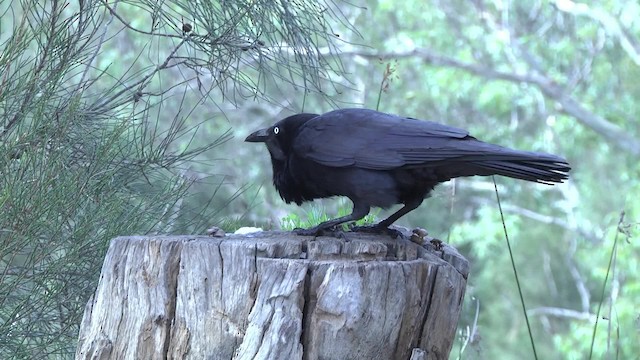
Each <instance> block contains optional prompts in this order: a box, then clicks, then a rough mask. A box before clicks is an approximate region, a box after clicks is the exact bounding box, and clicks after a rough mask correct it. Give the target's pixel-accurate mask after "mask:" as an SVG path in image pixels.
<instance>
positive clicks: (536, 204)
mask: <svg viewBox="0 0 640 360" xmlns="http://www.w3.org/2000/svg"><path fill="white" fill-rule="evenodd" d="M0 14H1V15H2V16H1V20H0V44H1V45H0V50H2V51H1V54H0V115H1V118H0V131H1V132H0V148H1V149H0V172H1V174H2V180H1V183H0V209H2V210H0V212H1V214H0V289H1V290H0V355H2V358H68V357H71V356H73V352H74V351H75V341H76V339H75V337H76V336H77V330H78V325H79V322H80V317H81V315H82V311H83V309H84V305H85V304H86V302H87V300H88V299H89V296H90V295H91V293H92V291H93V290H94V289H95V285H96V283H97V279H98V274H99V270H100V266H101V261H102V257H103V255H104V251H105V250H106V246H107V245H108V241H109V239H111V238H113V237H114V236H117V235H133V234H148V233H192V234H196V233H197V234H202V233H204V232H205V231H206V229H207V228H208V227H210V226H220V227H222V228H223V229H225V230H227V231H234V230H235V229H236V228H238V227H241V226H260V227H263V228H264V229H278V228H280V227H281V225H282V224H283V218H287V217H288V218H289V219H290V218H291V216H294V217H297V218H302V219H304V218H306V217H307V216H308V215H309V214H313V213H314V212H317V209H319V208H320V209H323V210H324V211H325V212H326V213H327V215H328V216H330V217H332V216H335V215H336V214H338V212H339V211H344V208H347V209H348V208H349V207H350V206H351V204H350V203H349V202H348V201H343V200H338V199H329V200H322V201H316V202H314V203H311V204H305V205H304V206H303V207H297V206H295V205H287V204H285V203H284V202H283V201H282V200H281V199H280V198H279V196H278V195H277V193H276V192H275V190H274V189H273V186H272V185H271V164H270V160H269V156H268V153H267V151H266V149H265V148H264V146H262V145H256V144H249V143H244V142H243V139H244V137H245V136H246V135H247V134H248V133H250V132H252V131H253V130H256V129H259V128H262V127H266V126H269V125H271V124H272V123H274V122H275V121H277V120H279V119H281V118H283V117H286V116H288V115H290V114H293V113H297V112H302V111H305V112H316V113H322V112H325V111H329V110H331V109H335V108H340V107H367V108H379V110H380V111H384V112H389V113H395V114H399V115H405V116H412V117H416V118H421V119H428V120H435V121H440V122H444V123H446V124H449V125H452V126H456V127H461V128H465V129H468V130H469V131H470V133H471V134H472V135H474V136H475V137H477V138H479V139H482V140H484V141H488V142H494V143H498V144H501V145H504V146H508V147H513V148H518V149H523V150H532V151H544V152H550V153H554V154H558V155H562V156H565V157H566V158H567V159H568V161H569V162H570V163H571V165H572V167H573V170H572V172H571V179H570V181H568V182H567V183H566V184H561V185H556V186H544V185H539V184H532V183H526V182H522V181H517V180H512V179H507V178H497V182H498V187H499V189H500V196H501V200H502V205H503V209H504V211H505V217H506V225H507V228H508V231H509V236H510V239H511V243H512V246H513V250H514V257H515V262H516V265H517V270H518V273H519V275H520V278H521V281H522V284H523V289H522V290H523V295H524V298H525V300H526V304H527V308H528V311H529V316H530V320H531V325H532V332H533V339H534V341H535V344H536V349H537V354H538V357H539V358H542V359H559V358H562V359H583V358H587V357H588V356H589V355H590V353H592V357H593V358H598V359H599V358H618V359H639V358H640V355H638V354H640V279H639V276H638V273H640V264H639V260H638V259H639V258H640V246H639V245H638V241H637V237H634V234H636V235H637V225H638V219H639V216H640V201H638V198H639V195H640V185H639V184H640V182H639V181H638V174H639V170H640V165H639V163H638V158H639V155H640V139H638V135H639V134H640V123H639V122H638V120H637V119H636V115H634V114H637V113H638V112H639V111H640V103H638V101H637V98H638V97H639V96H640V82H639V81H638V76H639V75H640V4H638V2H636V1H621V0H615V1H595V2H584V3H578V2H572V1H570V0H556V1H534V0H532V1H522V2H517V1H506V0H492V1H476V0H474V1H457V0H455V1H436V0H431V1H414V0H409V1H404V2H398V1H390V0H379V1H355V2H313V1H276V2H273V1H267V0H250V1H220V2H204V3H202V2H195V1H166V2H157V1H144V0H143V1H80V2H69V3H67V2H60V1H29V0H23V1H21V2H19V3H18V2H11V1H2V2H0ZM393 210H394V209H392V210H391V211H393ZM622 212H624V218H623V219H622V221H621V213H622ZM387 213H388V212H385V211H382V212H379V213H377V214H376V216H377V217H378V218H383V217H384V216H385V215H386V214H387ZM285 222H286V221H285ZM398 224H399V225H404V226H408V227H414V226H420V227H423V228H426V229H428V230H429V232H430V234H431V235H432V236H435V237H438V238H440V239H443V240H445V241H446V242H448V243H450V244H451V245H452V246H454V247H456V248H458V249H459V250H460V251H461V253H463V254H464V255H465V256H466V257H467V258H468V259H469V260H470V262H471V266H472V269H471V275H470V277H469V283H468V288H467V294H466V299H465V309H464V313H463V316H462V318H461V319H460V323H459V339H458V340H457V342H456V346H455V347H454V350H453V352H452V358H458V357H459V358H463V359H484V358H487V359H520V358H533V353H532V350H531V345H530V340H529V336H528V335H527V329H526V325H525V322H524V317H523V314H522V311H521V305H520V300H519V298H518V292H517V288H516V286H515V282H514V277H513V269H512V268H511V263H510V260H509V256H508V253H507V250H506V245H505V240H504V235H503V229H502V223H501V220H500V214H499V212H498V207H497V203H496V200H495V194H494V192H493V183H492V182H491V179H490V178H467V179H458V180H456V181H452V182H450V183H447V184H443V185H441V186H440V187H438V188H437V189H436V191H435V192H434V194H433V197H432V198H431V199H428V200H427V201H425V203H423V205H422V206H421V207H420V208H419V209H418V210H416V211H414V212H412V213H411V214H409V215H408V216H406V217H405V218H402V219H401V220H400V221H399V222H398ZM615 240H617V241H615ZM614 244H615V247H614ZM605 277H606V278H607V283H606V285H605ZM599 307H601V310H600V311H601V312H600V318H599V319H598V329H597V332H596V333H595V337H594V335H593V329H594V324H595V320H596V313H597V311H598V309H599ZM592 340H594V344H593V345H592Z"/></svg>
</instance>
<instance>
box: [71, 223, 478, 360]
mask: <svg viewBox="0 0 640 360" xmlns="http://www.w3.org/2000/svg"><path fill="white" fill-rule="evenodd" d="M443 259H447V261H445V260H443ZM467 274H468V263H467V261H466V260H465V259H464V258H463V257H462V256H460V255H459V254H458V253H457V252H456V251H455V249H453V248H451V247H449V246H447V245H445V246H444V247H443V249H442V251H435V250H434V247H433V246H431V245H430V244H427V245H425V246H421V245H417V244H415V243H412V242H409V241H405V240H395V239H390V238H388V237H385V236H376V235H365V234H349V238H348V239H347V240H345V239H335V238H329V237H319V238H316V239H313V238H310V237H299V236H295V235H292V234H290V233H286V232H262V233H254V234H249V235H242V236H240V235H231V236H226V237H223V238H214V237H204V236H167V237H120V238H116V239H114V240H112V242H111V245H110V247H109V251H108V252H107V255H106V257H105V260H104V265H103V269H102V275H101V278H100V282H99V284H98V288H97V290H96V293H95V295H94V297H93V298H92V299H91V300H90V301H89V303H88V304H87V307H86V310H85V315H84V318H83V321H82V325H81V330H80V336H79V344H78V348H77V352H76V359H164V358H167V359H340V360H343V359H367V360H369V359H422V358H424V359H447V358H448V354H449V352H450V350H451V346H452V343H453V340H454V336H455V329H456V324H457V321H458V317H459V312H460V309H461V305H462V299H463V296H464V290H465V286H466V277H467Z"/></svg>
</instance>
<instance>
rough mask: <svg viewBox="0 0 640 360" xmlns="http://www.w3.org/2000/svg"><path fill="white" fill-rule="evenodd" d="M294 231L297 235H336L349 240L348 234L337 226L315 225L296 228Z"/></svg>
mask: <svg viewBox="0 0 640 360" xmlns="http://www.w3.org/2000/svg"><path fill="white" fill-rule="evenodd" d="M293 232H294V233H295V234H296V235H300V236H313V237H318V236H330V237H335V238H338V239H345V240H347V236H346V234H345V232H344V231H342V230H341V228H339V229H336V228H335V227H331V228H317V227H313V228H309V229H302V228H295V229H293Z"/></svg>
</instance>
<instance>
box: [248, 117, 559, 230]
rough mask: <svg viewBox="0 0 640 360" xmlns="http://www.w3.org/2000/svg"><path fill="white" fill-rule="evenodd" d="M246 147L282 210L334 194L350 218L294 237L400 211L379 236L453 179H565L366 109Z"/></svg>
mask: <svg viewBox="0 0 640 360" xmlns="http://www.w3.org/2000/svg"><path fill="white" fill-rule="evenodd" d="M245 141H249V142H264V143H265V144H266V146H267V149H268V150H269V153H270V155H271V163H272V166H273V184H274V185H275V187H276V189H277V190H278V192H279V193H280V196H281V197H282V199H284V200H285V201H286V202H287V203H290V202H295V203H296V204H298V205H300V204H302V203H303V202H305V201H309V200H313V199H318V198H326V197H331V196H336V195H342V196H346V197H348V198H349V199H351V201H352V202H353V212H352V213H351V214H349V215H347V216H343V217H340V218H336V219H332V220H329V221H326V222H324V223H322V224H320V225H318V226H316V227H314V228H311V229H306V230H301V231H299V233H301V234H307V235H311V234H318V233H319V232H321V231H323V230H326V229H330V228H332V227H334V226H336V225H338V224H342V223H344V222H348V221H354V220H358V219H361V218H363V217H364V216H366V215H367V214H368V213H369V211H370V208H371V207H372V206H377V207H382V208H387V207H389V206H391V205H394V204H404V207H402V208H401V209H400V210H398V211H397V212H396V213H394V214H392V215H391V216H389V217H388V218H387V219H385V220H382V221H381V222H379V223H378V224H376V225H375V226H374V229H375V230H379V231H385V230H386V229H387V228H388V227H389V225H391V224H392V223H393V222H395V221H396V220H397V219H399V218H400V217H401V216H403V215H405V214H406V213H408V212H410V211H411V210H413V209H415V208H417V207H418V206H419V205H420V204H421V203H422V201H423V200H424V199H425V198H426V197H427V196H428V195H429V193H430V192H431V191H432V190H433V188H434V187H435V186H436V185H437V184H439V183H442V182H445V181H448V180H450V179H453V178H457V177H463V176H474V175H483V176H487V175H503V176H508V177H512V178H516V179H522V180H527V181H534V182H539V183H545V184H552V183H559V182H562V181H563V180H566V179H567V178H568V172H569V170H570V167H569V164H568V163H567V162H566V160H565V159H563V158H561V157H559V156H556V155H551V154H546V153H538V152H528V151H519V150H513V149H509V148H505V147H502V146H498V145H494V144H489V143H485V142H482V141H480V140H477V139H476V138H474V137H472V136H470V135H469V133H468V132H467V131H465V130H462V129H459V128H455V127H451V126H447V125H443V124H440V123H436V122H432V121H424V120H417V119H413V118H405V117H400V116H396V115H391V114H386V113H381V112H378V111H374V110H368V109H340V110H334V111H331V112H328V113H325V114H322V115H318V114H307V113H303V114H297V115H293V116H290V117H287V118H285V119H283V120H281V121H279V122H277V123H276V124H274V125H273V126H271V127H269V128H266V129H262V130H258V131H256V132H254V133H253V134H251V135H249V136H248V137H247V139H246V140H245Z"/></svg>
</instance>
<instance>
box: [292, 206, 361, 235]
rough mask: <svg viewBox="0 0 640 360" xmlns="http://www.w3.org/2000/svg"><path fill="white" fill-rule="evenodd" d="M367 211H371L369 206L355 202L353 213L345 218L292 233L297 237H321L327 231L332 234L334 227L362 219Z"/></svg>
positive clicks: (295, 230)
mask: <svg viewBox="0 0 640 360" xmlns="http://www.w3.org/2000/svg"><path fill="white" fill-rule="evenodd" d="M369 210H371V208H370V207H369V205H367V204H356V203H355V202H354V203H353V211H351V214H349V215H347V216H341V217H339V218H335V219H331V220H327V221H325V222H323V223H320V224H319V225H317V226H314V227H312V228H309V229H294V230H293V231H294V232H295V233H296V234H298V235H304V236H320V235H322V234H323V233H324V232H325V231H329V232H332V231H331V229H333V228H334V227H336V226H338V225H340V224H343V223H346V222H349V221H356V220H360V219H362V218H363V217H365V216H367V214H368V213H369Z"/></svg>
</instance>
